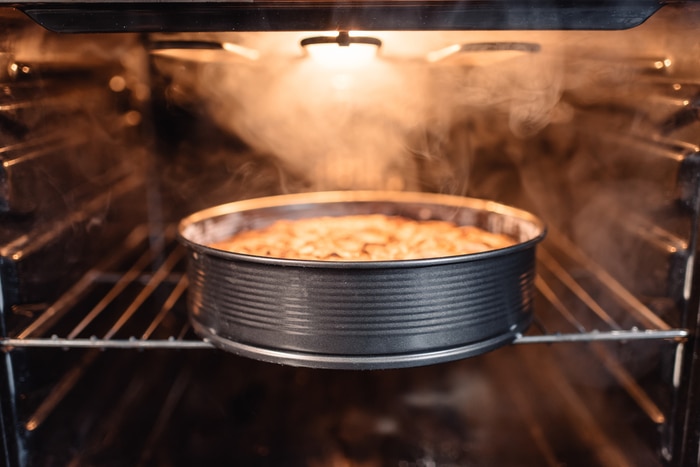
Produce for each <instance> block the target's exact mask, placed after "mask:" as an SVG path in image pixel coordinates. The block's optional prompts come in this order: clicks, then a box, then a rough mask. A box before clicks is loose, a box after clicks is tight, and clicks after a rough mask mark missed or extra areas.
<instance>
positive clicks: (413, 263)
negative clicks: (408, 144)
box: [178, 190, 547, 269]
mask: <svg viewBox="0 0 700 467" xmlns="http://www.w3.org/2000/svg"><path fill="white" fill-rule="evenodd" d="M348 202H395V203H411V202H413V203H426V204H435V205H441V206H448V207H455V208H470V209H475V210H481V211H489V212H494V213H496V214H501V215H505V216H511V217H516V218H519V219H521V220H522V221H524V222H529V223H530V224H532V225H533V226H534V227H535V230H536V231H537V234H536V235H535V236H533V237H532V238H530V239H528V240H525V241H521V242H518V243H516V244H514V245H510V246H507V247H503V248H496V249H492V250H487V251H483V252H478V253H469V254H462V255H453V256H441V257H433V258H420V259H402V260H382V261H336V260H330V261H329V260H307V259H304V260H303V259H290V258H278V257H268V256H258V255H249V254H244V253H236V252H232V251H226V250H221V249H217V248H213V247H210V246H208V245H205V244H202V243H199V242H196V241H193V240H191V239H190V238H188V236H187V232H186V231H187V229H188V227H189V226H191V225H194V224H197V223H199V222H203V221H206V220H208V219H214V218H218V217H223V216H227V215H231V214H234V213H236V212H245V211H252V210H256V209H265V208H275V207H286V206H294V205H298V206H301V205H304V204H309V205H312V204H316V205H323V204H335V203H348ZM546 233H547V228H546V226H545V224H544V222H543V221H542V220H541V219H540V218H539V217H537V216H535V215H534V214H532V213H530V212H528V211H525V210H522V209H518V208H515V207H512V206H508V205H505V204H502V203H498V202H495V201H491V200H486V199H481V198H471V197H466V196H459V195H447V194H442V193H428V192H413V191H369V190H361V191H354V190H348V191H316V192H305V193H294V194H283V195H274V196H265V197H259V198H249V199H244V200H239V201H233V202H230V203H225V204H220V205H216V206H212V207H209V208H206V209H203V210H200V211H197V212H195V213H193V214H190V215H189V216H187V217H185V218H183V219H182V220H181V221H180V223H179V225H178V239H179V240H180V242H182V243H183V244H185V245H186V246H187V247H189V248H191V249H192V251H193V252H194V254H204V255H207V256H216V257H219V258H222V259H226V260H238V261H246V262H250V263H259V264H267V265H276V266H285V267H301V268H308V267H313V268H329V269H333V268H342V269H376V268H409V267H410V268H414V267H428V266H436V265H444V264H453V263H455V264H456V263H462V262H472V261H481V260H487V259H490V258H493V257H498V256H502V255H508V254H511V253H515V252H517V251H519V250H523V249H528V248H530V247H532V246H533V245H534V244H537V243H539V242H540V241H542V240H543V239H544V237H545V236H546Z"/></svg>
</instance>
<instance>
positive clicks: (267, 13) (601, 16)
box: [0, 0, 664, 33]
mask: <svg viewBox="0 0 700 467" xmlns="http://www.w3.org/2000/svg"><path fill="white" fill-rule="evenodd" d="M663 3H664V2H659V1H655V0H641V1H629V0H626V1H621V2H595V1H591V0H586V1H578V2H577V1H573V0H550V1H542V2H531V1H527V0H520V1H512V2H507V1H503V0H484V1H477V2H462V1H455V0H446V1H445V0H443V1H431V2H418V1H415V0H409V1H405V2H399V1H396V0H394V1H389V2H352V3H350V2H347V3H346V2H343V3H328V2H312V3H310V2H304V1H301V2H291V1H285V2H274V1H262V2H215V3H199V2H187V3H184V2H173V3H160V2H159V3H148V2H121V3H100V2H92V3H87V2H82V3H78V2H74V3H53V2H45V3H33V2H25V3H17V2H14V3H12V2H8V5H10V6H14V7H16V8H19V9H20V10H22V11H23V12H24V13H26V14H27V15H28V16H30V17H31V18H32V19H33V20H34V21H36V22H37V23H39V24H41V25H42V26H44V27H45V28H47V29H50V30H54V31H60V32H68V33H78V32H167V31H174V32H204V31H290V30H297V31H300V30H351V29H356V30H375V31H376V30H494V29H495V30H498V29H500V30H505V29H519V30H580V29H586V30H611V29H628V28H632V27H635V26H638V25H639V24H641V23H643V22H644V21H645V20H646V19H648V18H649V17H650V16H651V15H653V14H654V12H656V11H657V10H658V9H659V8H660V7H661V6H662V5H663ZM0 4H2V2H0Z"/></svg>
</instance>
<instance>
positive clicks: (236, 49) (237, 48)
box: [221, 42, 260, 61]
mask: <svg viewBox="0 0 700 467" xmlns="http://www.w3.org/2000/svg"><path fill="white" fill-rule="evenodd" d="M221 48H223V49H224V50H226V51H227V52H231V53H234V54H236V55H240V56H241V57H244V58H247V59H248V60H252V61H255V60H258V59H259V58H260V52H258V51H257V50H255V49H251V48H249V47H244V46H242V45H238V44H234V43H233V42H224V43H222V44H221Z"/></svg>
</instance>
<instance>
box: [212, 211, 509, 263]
mask: <svg viewBox="0 0 700 467" xmlns="http://www.w3.org/2000/svg"><path fill="white" fill-rule="evenodd" d="M514 243H515V241H514V240H513V239H512V238H510V237H508V236H506V235H503V234H497V233H492V232H488V231H486V230H483V229H480V228H478V227H474V226H458V225H456V224H454V223H452V222H448V221H442V220H425V221H418V220H414V219H409V218H406V217H400V216H387V215H383V214H363V215H350V216H341V217H314V218H308V219H297V220H286V219H283V220H278V221H275V222H274V223H272V224H271V225H269V226H267V227H264V228H261V229H255V230H246V231H242V232H239V233H237V234H235V235H234V236H232V237H231V238H229V239H227V240H224V241H221V242H217V243H213V244H211V245H210V246H211V247H213V248H217V249H220V250H226V251H232V252H236V253H243V254H248V255H256V256H269V257H274V258H286V259H303V260H320V261H390V260H406V259H424V258H437V257H444V256H454V255H464V254H469V253H478V252H482V251H488V250H494V249H498V248H503V247H507V246H510V245H513V244H514Z"/></svg>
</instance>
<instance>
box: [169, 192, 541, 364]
mask: <svg viewBox="0 0 700 467" xmlns="http://www.w3.org/2000/svg"><path fill="white" fill-rule="evenodd" d="M370 213H371V214H385V215H397V216H404V217H408V218H412V219H417V220H428V219H440V220H447V221H452V222H454V223H456V224H458V225H474V226H477V227H480V228H483V229H485V230H487V231H490V232H494V233H503V234H506V235H508V236H510V237H512V238H513V239H515V240H516V242H517V243H516V244H515V245H512V246H508V247H505V248H501V249H497V250H491V251H486V252H481V253H474V254H467V255H459V256H450V257H440V258H428V259H414V260H399V261H366V262H360V261H308V260H295V259H281V258H270V257H262V256H251V255H245V254H239V253H232V252H228V251H223V250H219V249H215V248H212V247H210V246H209V245H210V244H212V243H214V242H218V241H222V240H226V239H227V238H229V237H230V236H232V235H233V234H235V233H237V232H239V231H242V230H249V229H257V228H261V227H265V226H267V225H269V224H271V223H272V222H274V221H276V220H279V219H301V218H310V217H320V216H344V215H357V214H370ZM544 235H545V228H544V225H543V223H542V222H541V221H540V220H539V219H538V218H536V217H535V216H533V215H532V214H530V213H528V212H525V211H522V210H519V209H515V208H512V207H509V206H505V205H502V204H498V203H494V202H490V201H485V200H479V199H473V198H465V197H460V196H449V195H440V194H431V193H409V192H367V191H341V192H323V193H304V194H295V195H282V196H273V197H266V198H257V199H250V200H244V201H238V202H234V203H229V204H225V205H221V206H216V207H212V208H209V209H206V210H204V211H200V212H198V213H195V214H192V215H191V216H189V217H187V218H185V219H183V220H182V222H181V223H180V226H179V238H180V241H181V242H182V243H183V244H184V245H186V247H187V248H188V250H189V258H188V271H187V274H188V279H189V283H190V286H189V293H188V307H189V314H190V319H191V322H192V325H193V327H194V329H195V331H196V332H197V334H198V335H200V336H201V337H203V338H205V339H207V340H209V341H210V342H212V343H213V344H214V345H216V346H218V347H220V348H222V349H225V350H228V351H231V352H234V353H236V354H239V355H243V356H247V357H252V358H257V359H260V360H265V361H270V362H276V363H283V364H289V365H297V366H307V367H317V368H338V369H341V368H344V369H376V368H399V367H410V366H419V365H427V364H433V363H438V362H444V361H449V360H456V359H460V358H465V357H470V356H474V355H478V354H482V353H484V352H487V351H490V350H493V349H495V348H497V347H499V346H502V345H505V344H507V343H509V342H511V341H512V340H514V339H515V337H516V336H517V335H519V334H520V333H522V332H524V331H525V330H526V329H527V327H528V326H529V324H530V321H531V317H532V297H533V284H534V277H535V248H536V245H537V243H539V242H540V241H541V240H542V239H543V237H544Z"/></svg>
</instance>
